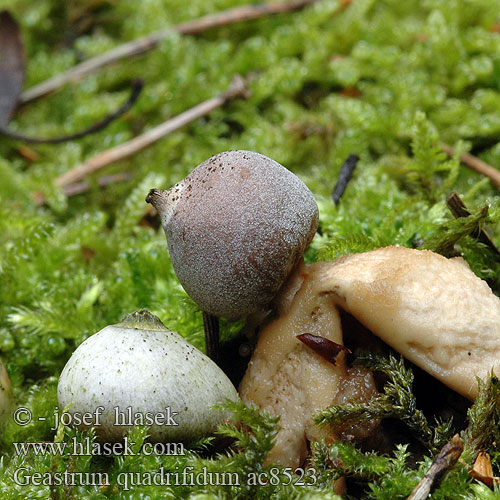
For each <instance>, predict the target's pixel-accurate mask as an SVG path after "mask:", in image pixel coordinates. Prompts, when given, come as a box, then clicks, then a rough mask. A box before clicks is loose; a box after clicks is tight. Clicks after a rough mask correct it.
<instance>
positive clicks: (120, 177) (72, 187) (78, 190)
mask: <svg viewBox="0 0 500 500" xmlns="http://www.w3.org/2000/svg"><path fill="white" fill-rule="evenodd" d="M130 177H131V176H130V174H127V173H124V174H115V175H103V176H102V177H99V179H97V185H98V186H99V187H100V188H104V187H106V186H109V185H110V184H114V183H115V182H123V181H128V180H129V179H130ZM90 186H91V184H90V182H88V181H82V182H75V183H74V184H69V185H68V186H66V187H65V188H63V192H64V194H65V195H66V196H77V195H79V194H84V193H87V192H88V191H90ZM33 199H34V200H35V203H36V204H37V205H40V206H41V205H45V202H46V200H45V196H44V195H43V193H42V192H41V191H35V192H34V193H33Z"/></svg>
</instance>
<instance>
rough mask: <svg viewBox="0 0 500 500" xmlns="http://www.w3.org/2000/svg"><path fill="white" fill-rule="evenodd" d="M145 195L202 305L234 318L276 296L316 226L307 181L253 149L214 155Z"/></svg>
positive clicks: (175, 260)
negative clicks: (163, 188) (165, 186)
mask: <svg viewBox="0 0 500 500" xmlns="http://www.w3.org/2000/svg"><path fill="white" fill-rule="evenodd" d="M146 201H148V202H149V203H151V204H153V205H154V206H155V208H156V209H157V210H158V212H159V214H160V216H161V221H162V225H163V228H164V230H165V234H166V236H167V242H168V248H169V252H170V257H171V259H172V263H173V266H174V269H175V272H176V274H177V277H178V278H179V281H180V282H181V284H182V286H183V287H184V289H185V290H186V292H187V293H188V294H189V296H190V297H191V298H192V299H193V300H194V301H195V302H197V304H198V305H199V306H200V308H201V309H202V310H203V311H205V312H207V313H209V314H212V315H214V316H218V317H226V318H229V319H237V318H241V317H245V316H248V315H249V314H251V313H253V312H255V311H256V310H258V309H259V308H261V307H263V306H265V305H267V304H268V303H269V302H270V301H271V299H272V298H273V297H274V296H275V295H276V293H277V291H278V290H279V288H280V287H281V286H282V284H283V282H284V281H285V279H286V278H287V276H288V275H289V273H290V271H291V270H292V269H293V268H294V266H295V265H296V264H297V263H298V262H299V260H300V259H301V257H302V255H303V253H304V251H305V250H306V248H307V247H308V245H309V243H310V242H311V240H312V238H313V236H314V234H315V232H316V229H317V226H318V207H317V205H316V201H315V199H314V196H313V195H312V193H311V192H310V191H309V189H308V188H307V187H306V185H305V184H304V183H303V182H302V181H301V180H300V179H299V178H298V177H297V176H296V175H294V174H293V173H292V172H290V171H289V170H287V169H286V168H285V167H283V166H282V165H280V164H279V163H277V162H275V161H274V160H271V159H270V158H267V157H265V156H263V155H261V154H259V153H255V152H252V151H226V152H224V153H220V154H218V155H215V156H213V157H211V158H209V159H208V160H207V161H205V162H203V163H202V164H201V165H199V166H198V167H196V168H195V169H194V170H193V171H192V172H191V173H190V174H189V175H188V176H187V177H186V178H185V179H184V180H182V181H180V182H178V183H177V184H176V185H175V186H173V187H172V188H171V189H169V190H167V191H161V190H157V189H153V190H151V192H150V193H149V195H148V197H147V199H146Z"/></svg>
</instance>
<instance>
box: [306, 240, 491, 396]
mask: <svg viewBox="0 0 500 500" xmlns="http://www.w3.org/2000/svg"><path fill="white" fill-rule="evenodd" d="M464 264H465V263H464V261H463V260H461V259H446V258H445V257H442V256H441V255H438V254H436V253H433V252H431V251H426V250H413V249H409V248H403V247H387V248H380V249H377V250H373V251H371V252H366V253H361V254H354V255H350V256H348V257H343V258H340V259H338V260H336V261H335V262H332V263H330V264H329V265H326V266H325V265H323V272H322V273H317V274H316V276H317V277H318V281H317V282H316V287H317V288H316V293H319V294H327V295H330V296H332V297H333V299H334V300H335V302H336V303H337V304H338V305H339V306H340V307H342V308H343V309H345V310H346V311H348V312H349V313H351V314H352V315H353V316H355V317H356V318H357V319H358V320H359V321H360V322H361V323H363V324H364V325H365V326H366V327H367V328H369V329H370V330H371V331H372V332H373V333H374V334H375V335H377V336H378V337H380V338H381V339H382V340H384V341H385V342H386V343H387V344H389V345H390V346H391V347H393V348H394V349H396V350H397V351H398V352H400V353H401V354H403V356H404V357H406V358H408V359H409V360H410V361H412V362H414V363H415V364H416V365H418V366H420V367H421V368H423V369H424V370H425V371H427V372H428V373H430V374H431V375H433V376H434V377H436V378H437V379H439V380H441V381H442V382H443V383H445V384H446V385H447V386H449V387H451V388H452V389H454V390H455V391H457V392H459V393H461V394H463V395H464V396H466V397H467V398H469V399H474V398H475V396H476V395H477V380H476V377H481V378H483V377H486V376H488V374H489V373H490V372H491V370H492V369H495V368H496V371H497V373H498V374H500V300H499V299H498V298H497V297H496V296H495V295H494V294H493V293H492V291H491V290H490V288H489V287H488V285H487V284H486V282H484V281H482V280H481V279H480V278H478V277H477V276H476V275H475V274H474V273H473V272H472V271H471V270H470V269H469V267H468V266H467V265H466V264H465V265H464Z"/></svg>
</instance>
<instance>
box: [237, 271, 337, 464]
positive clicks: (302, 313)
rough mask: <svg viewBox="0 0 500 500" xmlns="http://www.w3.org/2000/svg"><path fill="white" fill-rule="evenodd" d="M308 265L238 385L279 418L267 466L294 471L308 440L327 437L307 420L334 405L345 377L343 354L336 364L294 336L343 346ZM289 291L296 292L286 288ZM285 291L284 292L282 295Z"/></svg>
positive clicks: (333, 316) (331, 310) (332, 307)
mask: <svg viewBox="0 0 500 500" xmlns="http://www.w3.org/2000/svg"><path fill="white" fill-rule="evenodd" d="M312 271H313V268H312V267H311V266H308V267H307V268H302V270H301V271H300V272H299V273H297V274H296V275H295V279H296V280H297V281H298V282H299V283H298V284H299V286H300V281H301V280H304V281H303V286H302V287H301V288H300V289H299V290H298V291H297V293H296V295H295V297H294V298H293V301H292V303H291V304H290V308H289V310H288V311H287V312H285V313H284V314H282V315H281V316H280V317H279V318H277V319H276V320H275V321H273V322H272V323H270V324H269V325H267V326H266V327H265V328H264V329H263V331H262V332H261V334H260V335H259V342H258V344H257V347H256V350H255V351H254V354H253V356H252V360H251V361H250V364H249V366H248V369H247V372H246V373H245V377H244V378H243V381H242V383H241V385H240V395H241V398H242V399H243V401H244V402H245V403H247V404H253V405H256V406H258V407H259V408H260V409H262V410H265V411H267V412H269V413H270V414H271V415H275V416H279V417H280V421H279V425H280V427H281V430H280V432H279V433H278V436H277V440H276V445H275V446H274V448H273V449H272V450H271V453H270V455H269V456H268V458H267V463H270V462H275V461H277V462H280V463H281V464H282V465H285V466H289V467H298V466H299V465H301V464H302V462H303V460H304V459H305V457H306V456H307V441H308V440H319V439H321V438H322V437H326V436H327V435H328V433H329V430H328V429H326V428H323V429H320V428H319V427H317V426H316V425H315V424H314V423H313V421H312V416H313V415H314V414H316V413H317V412H318V411H319V410H321V409H322V408H325V407H327V406H329V405H331V404H332V403H333V396H334V393H335V389H336V388H337V386H338V385H339V382H340V380H341V379H342V377H343V376H345V374H346V369H345V364H344V361H343V359H344V356H343V353H342V354H341V355H339V358H338V362H337V366H334V365H333V364H331V363H329V362H328V361H325V360H324V359H322V358H321V357H320V356H318V355H317V354H315V353H314V352H313V351H312V350H311V349H310V348H308V347H306V346H305V345H304V344H302V343H301V342H300V341H299V340H297V338H296V335H299V334H302V333H305V332H307V333H312V334H314V335H321V336H323V337H326V338H328V339H329V340H332V341H334V342H337V343H341V342H342V331H341V326H340V316H339V313H338V310H337V308H336V307H335V305H334V304H333V302H332V300H331V298H329V297H324V298H321V297H318V295H317V294H316V293H315V291H314V283H315V281H316V280H315V278H313V276H312V275H311V273H310V272H312ZM291 288H295V287H294V286H291ZM283 293H285V292H283Z"/></svg>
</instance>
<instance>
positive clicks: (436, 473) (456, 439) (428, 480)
mask: <svg viewBox="0 0 500 500" xmlns="http://www.w3.org/2000/svg"><path fill="white" fill-rule="evenodd" d="M462 451H464V442H463V440H462V438H461V437H460V436H459V435H458V434H455V435H454V436H453V438H452V439H451V441H449V442H448V443H446V444H445V445H444V446H443V448H442V450H441V451H440V452H439V453H438V455H437V457H436V458H435V460H434V462H432V465H431V466H430V468H429V470H428V471H427V473H426V474H425V476H424V477H423V478H422V480H421V481H420V482H419V483H418V484H417V486H416V487H415V489H414V490H413V491H412V493H411V495H410V496H409V497H408V498H407V499H406V500H424V499H426V498H428V497H429V493H430V492H431V488H432V486H433V485H434V483H435V482H436V481H437V480H438V479H439V478H440V477H441V475H442V474H443V473H444V472H445V471H446V470H447V469H449V468H450V467H452V466H453V465H455V463H456V462H457V460H458V459H459V458H460V455H461V454H462Z"/></svg>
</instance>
